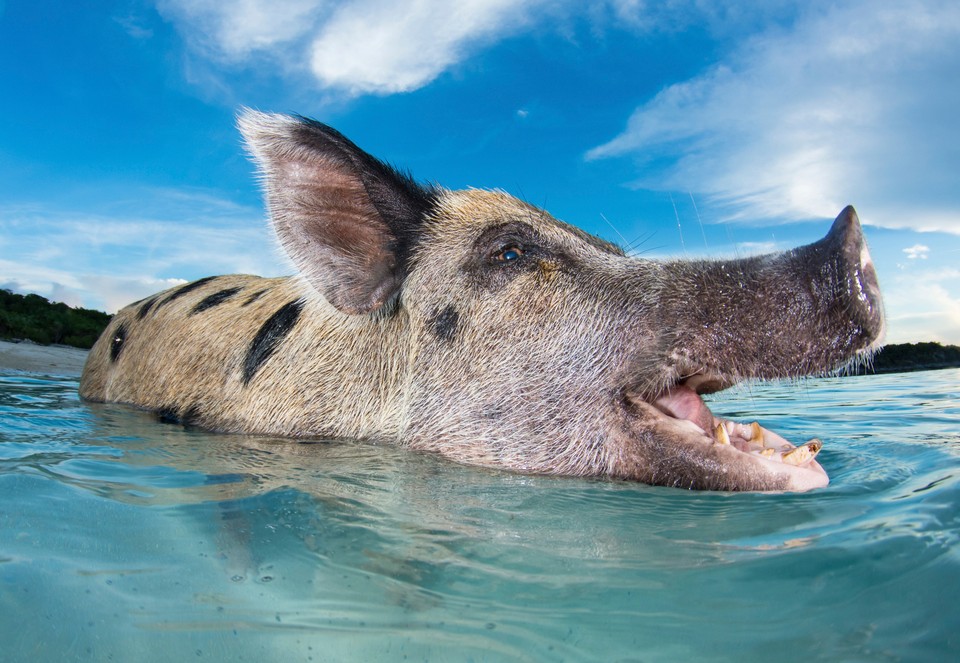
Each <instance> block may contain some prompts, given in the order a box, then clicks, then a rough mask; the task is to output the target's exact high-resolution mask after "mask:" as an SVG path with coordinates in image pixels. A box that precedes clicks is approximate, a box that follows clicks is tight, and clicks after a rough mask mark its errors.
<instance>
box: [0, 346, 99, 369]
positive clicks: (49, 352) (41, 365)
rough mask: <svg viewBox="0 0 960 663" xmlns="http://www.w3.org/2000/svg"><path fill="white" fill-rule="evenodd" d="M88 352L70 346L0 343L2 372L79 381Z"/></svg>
mask: <svg viewBox="0 0 960 663" xmlns="http://www.w3.org/2000/svg"><path fill="white" fill-rule="evenodd" d="M88 352H89V351H88V350H81V349H80V348H72V347H69V346H66V345H38V344H36V343H32V342H30V341H19V342H16V343H14V342H11V341H0V371H7V370H14V371H24V372H27V373H40V374H42V375H59V376H63V377H71V378H79V377H80V374H81V373H82V372H83V364H84V362H86V360H87V354H88Z"/></svg>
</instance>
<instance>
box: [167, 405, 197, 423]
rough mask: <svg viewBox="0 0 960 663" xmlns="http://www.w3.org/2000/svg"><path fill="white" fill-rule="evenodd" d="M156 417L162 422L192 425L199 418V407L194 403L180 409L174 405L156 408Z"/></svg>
mask: <svg viewBox="0 0 960 663" xmlns="http://www.w3.org/2000/svg"><path fill="white" fill-rule="evenodd" d="M157 418H158V419H159V420H160V423H163V424H178V425H180V426H194V425H196V424H197V422H198V421H199V419H200V407H199V406H198V405H196V404H194V405H191V406H190V407H188V408H185V409H183V410H180V409H179V408H177V407H176V406H175V405H172V406H170V407H165V408H160V409H159V410H157Z"/></svg>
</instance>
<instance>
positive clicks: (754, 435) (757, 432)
mask: <svg viewBox="0 0 960 663" xmlns="http://www.w3.org/2000/svg"><path fill="white" fill-rule="evenodd" d="M750 444H759V445H760V446H761V447H762V446H763V429H762V428H760V424H758V423H757V422H756V421H754V422H753V423H752V424H750Z"/></svg>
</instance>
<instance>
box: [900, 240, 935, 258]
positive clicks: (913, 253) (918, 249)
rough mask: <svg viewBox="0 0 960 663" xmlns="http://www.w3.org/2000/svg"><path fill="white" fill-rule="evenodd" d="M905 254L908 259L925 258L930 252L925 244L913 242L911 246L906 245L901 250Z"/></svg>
mask: <svg viewBox="0 0 960 663" xmlns="http://www.w3.org/2000/svg"><path fill="white" fill-rule="evenodd" d="M903 252H904V253H906V254H907V258H908V259H909V260H916V259H918V258H919V259H920V260H926V259H927V256H928V255H929V253H930V247H929V246H927V245H925V244H914V245H913V246H908V247H907V248H905V249H904V250H903Z"/></svg>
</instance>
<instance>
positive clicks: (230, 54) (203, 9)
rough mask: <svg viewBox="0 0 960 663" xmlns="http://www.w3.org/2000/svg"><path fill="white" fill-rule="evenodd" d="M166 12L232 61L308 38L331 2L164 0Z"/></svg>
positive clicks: (197, 41)
mask: <svg viewBox="0 0 960 663" xmlns="http://www.w3.org/2000/svg"><path fill="white" fill-rule="evenodd" d="M157 4H158V7H159V9H160V11H161V13H163V14H164V15H165V16H167V17H169V18H171V19H173V20H174V21H175V22H176V23H177V24H178V26H180V28H181V29H182V30H183V31H184V32H186V33H187V36H188V37H189V39H190V40H191V41H192V42H193V43H194V45H196V46H198V47H200V48H202V49H203V50H205V51H206V52H207V53H208V54H210V55H213V56H215V57H217V58H219V59H223V60H228V61H241V60H244V59H246V58H248V57H250V56H252V55H254V54H257V55H261V54H262V53H263V52H264V51H267V50H269V49H272V48H274V47H277V46H281V45H285V44H289V43H291V42H295V41H297V40H298V39H300V38H302V37H303V36H304V35H305V34H307V33H308V32H309V31H310V30H312V29H313V28H314V26H315V25H316V24H317V23H318V22H319V21H321V20H322V19H323V18H324V17H326V16H327V15H329V13H330V11H331V9H332V7H333V5H334V4H335V3H334V2H332V1H330V0H282V1H278V0H235V1H233V2H223V1H222V0H158V2H157Z"/></svg>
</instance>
